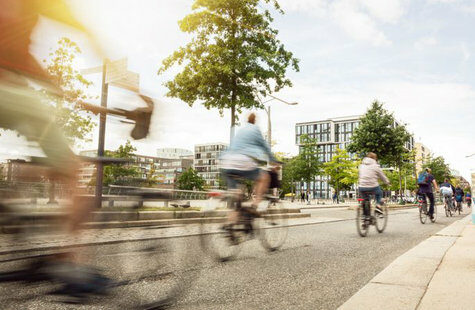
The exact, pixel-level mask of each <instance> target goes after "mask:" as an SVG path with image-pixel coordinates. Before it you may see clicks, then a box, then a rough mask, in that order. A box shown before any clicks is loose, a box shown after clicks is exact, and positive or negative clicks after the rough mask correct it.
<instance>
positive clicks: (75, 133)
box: [43, 38, 94, 144]
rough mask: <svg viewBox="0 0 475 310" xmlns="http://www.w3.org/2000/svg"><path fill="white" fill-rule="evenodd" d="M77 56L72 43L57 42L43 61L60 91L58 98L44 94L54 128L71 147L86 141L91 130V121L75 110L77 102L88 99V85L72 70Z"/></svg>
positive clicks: (76, 50)
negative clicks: (56, 126) (51, 112)
mask: <svg viewBox="0 0 475 310" xmlns="http://www.w3.org/2000/svg"><path fill="white" fill-rule="evenodd" d="M80 53H81V50H80V49H79V47H78V45H77V44H76V43H75V42H73V41H71V40H70V39H68V38H61V39H60V40H59V41H58V47H57V48H56V49H55V50H54V51H52V52H51V53H50V54H49V56H50V58H49V60H44V61H43V62H45V63H46V70H47V72H48V73H49V75H50V76H51V77H52V79H53V81H54V82H55V83H56V84H57V85H58V86H59V87H60V88H61V89H62V93H61V94H60V95H58V94H50V93H48V92H44V93H45V95H46V97H47V99H48V101H49V103H50V104H51V105H52V106H53V107H54V111H55V121H56V124H57V125H58V126H59V127H60V128H61V129H62V130H63V133H64V135H65V136H66V138H68V140H69V142H70V143H71V144H74V143H76V142H78V141H79V140H89V139H88V138H89V137H88V136H89V134H90V133H91V131H92V130H93V128H94V123H93V122H92V120H91V117H90V116H89V115H88V114H87V113H86V112H83V111H81V110H80V109H79V108H78V106H77V104H78V103H79V101H82V100H87V99H90V97H89V96H87V95H86V94H85V91H84V89H86V88H88V87H89V86H90V85H91V84H92V83H91V82H89V81H87V80H86V79H85V78H84V77H83V76H82V75H81V74H80V73H79V71H78V70H76V69H75V68H74V61H75V59H76V56H77V55H78V54H80Z"/></svg>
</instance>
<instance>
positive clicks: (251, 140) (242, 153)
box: [220, 113, 276, 223]
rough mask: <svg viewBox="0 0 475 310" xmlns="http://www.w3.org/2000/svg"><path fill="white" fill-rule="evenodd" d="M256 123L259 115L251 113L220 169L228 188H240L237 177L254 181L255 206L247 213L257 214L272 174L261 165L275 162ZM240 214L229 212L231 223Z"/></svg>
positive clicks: (225, 154) (226, 153) (222, 161)
mask: <svg viewBox="0 0 475 310" xmlns="http://www.w3.org/2000/svg"><path fill="white" fill-rule="evenodd" d="M255 123H256V115H255V114H254V113H251V114H249V116H248V118H247V124H246V125H245V126H243V127H242V128H241V129H240V130H239V131H238V132H237V134H236V135H235V136H234V138H233V139H232V141H231V145H230V146H229V149H228V150H227V151H226V152H225V153H224V154H223V155H222V157H221V162H220V164H221V169H222V171H223V174H224V175H225V177H226V181H227V185H228V189H230V190H234V189H236V188H237V181H236V179H235V178H236V177H240V178H243V179H246V180H251V181H254V182H255V184H254V193H255V194H256V195H255V197H254V198H253V201H252V205H251V207H250V208H246V210H247V211H249V212H250V213H252V214H254V215H258V213H257V211H256V209H257V206H258V205H259V203H260V202H261V201H262V197H263V195H264V194H265V193H266V192H267V191H268V189H269V183H270V175H269V173H268V172H266V171H264V170H261V169H259V167H258V166H259V163H265V162H266V161H269V162H271V163H276V159H275V157H274V155H273V154H272V152H271V150H270V147H269V145H268V144H267V142H266V141H265V140H264V138H263V136H262V133H261V131H260V129H259V127H258V126H257V125H256V124H255ZM238 214H239V213H238V212H237V210H235V211H234V212H231V213H230V216H229V218H228V220H229V221H230V222H233V223H234V222H236V221H237V219H238Z"/></svg>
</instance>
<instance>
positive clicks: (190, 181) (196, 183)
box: [177, 168, 205, 191]
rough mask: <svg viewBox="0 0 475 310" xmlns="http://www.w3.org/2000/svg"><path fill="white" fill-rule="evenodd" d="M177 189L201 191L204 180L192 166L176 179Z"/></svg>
mask: <svg viewBox="0 0 475 310" xmlns="http://www.w3.org/2000/svg"><path fill="white" fill-rule="evenodd" d="M177 185H178V189H183V190H190V191H191V190H196V191H202V190H203V189H204V186H205V180H204V179H203V178H202V177H201V176H200V175H199V174H198V172H197V171H196V170H194V169H193V168H189V169H188V170H186V171H185V172H183V173H182V174H181V175H180V176H179V177H178V180H177Z"/></svg>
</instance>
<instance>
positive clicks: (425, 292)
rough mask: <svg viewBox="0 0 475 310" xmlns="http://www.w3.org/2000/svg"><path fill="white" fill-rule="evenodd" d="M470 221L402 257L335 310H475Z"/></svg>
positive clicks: (474, 239)
mask: <svg viewBox="0 0 475 310" xmlns="http://www.w3.org/2000/svg"><path fill="white" fill-rule="evenodd" d="M470 220H471V215H468V216H465V217H463V218H461V219H460V220H458V221H456V222H454V223H453V224H452V225H450V226H448V227H446V228H444V229H442V230H441V231H439V232H438V233H437V234H435V235H434V236H432V237H430V238H428V239H427V240H425V241H423V242H421V243H420V244H419V245H417V246H415V247H414V248H412V249H411V250H409V251H407V252H406V253H404V254H403V255H401V256H400V257H398V258H397V259H396V260H395V261H393V262H392V263H391V264H390V265H389V266H388V267H387V268H386V269H384V270H383V271H382V272H380V273H379V274H378V275H377V276H376V277H374V278H373V279H372V280H371V281H370V282H369V283H368V284H367V285H366V286H364V287H363V288H362V289H361V290H359V291H358V292H357V293H356V294H355V295H353V297H351V298H350V299H349V300H348V301H347V302H346V303H344V304H343V305H342V306H341V307H340V308H339V309H342V310H343V309H345V310H346V309H352V310H353V309H398V310H399V309H408V310H409V309H410V310H414V309H418V310H419V309H431V310H438V309H440V310H442V309H443V310H446V309H475V300H474V297H473V288H474V287H475V225H473V224H471V222H470Z"/></svg>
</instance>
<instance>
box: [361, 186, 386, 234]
mask: <svg viewBox="0 0 475 310" xmlns="http://www.w3.org/2000/svg"><path fill="white" fill-rule="evenodd" d="M371 195H374V193H364V194H363V195H362V196H363V197H362V198H358V202H359V205H358V207H357V209H356V229H357V231H358V234H359V235H360V236H361V237H366V236H367V235H368V231H369V227H370V226H371V225H374V226H375V227H376V231H377V232H378V233H382V232H383V231H384V229H386V226H387V224H388V206H387V205H386V204H384V205H382V206H380V208H381V212H378V211H376V208H372V207H371V201H370V196H371ZM373 209H374V210H373Z"/></svg>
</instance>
